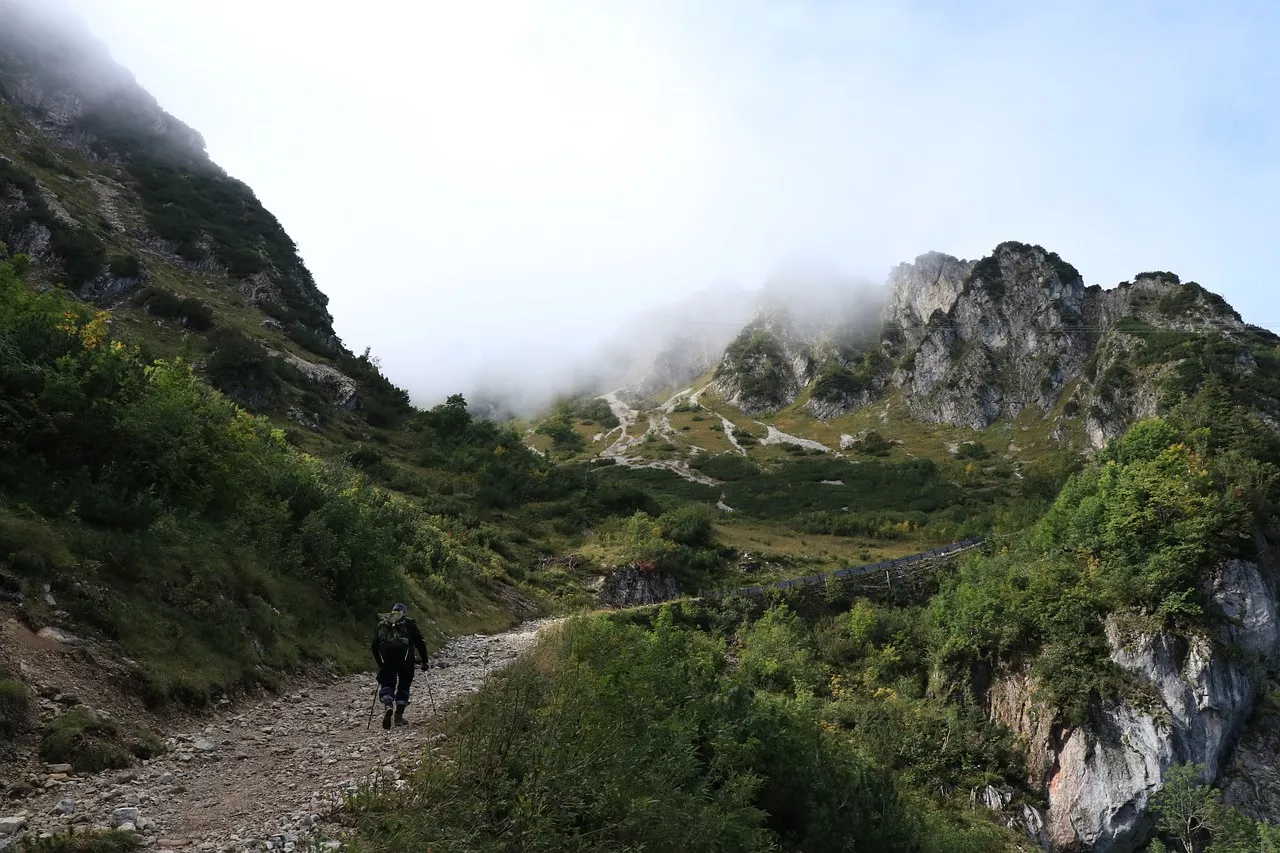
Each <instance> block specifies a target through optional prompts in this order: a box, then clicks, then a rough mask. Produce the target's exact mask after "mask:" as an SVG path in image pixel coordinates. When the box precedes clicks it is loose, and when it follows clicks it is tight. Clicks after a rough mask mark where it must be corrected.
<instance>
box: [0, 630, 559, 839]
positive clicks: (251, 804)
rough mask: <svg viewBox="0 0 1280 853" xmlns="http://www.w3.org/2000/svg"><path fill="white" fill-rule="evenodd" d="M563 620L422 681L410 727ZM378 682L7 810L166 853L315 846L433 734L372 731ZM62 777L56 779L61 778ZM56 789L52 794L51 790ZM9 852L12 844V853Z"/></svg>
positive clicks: (476, 648) (276, 710)
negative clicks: (120, 836)
mask: <svg viewBox="0 0 1280 853" xmlns="http://www.w3.org/2000/svg"><path fill="white" fill-rule="evenodd" d="M552 621H553V620H540V621H535V622H527V623H525V624H523V625H521V626H520V627H518V628H516V629H514V630H512V631H508V632H506V633H502V634H495V635H492V636H486V635H473V636H468V637H460V638H457V639H455V640H453V641H452V642H450V643H449V644H448V645H447V646H446V647H445V648H444V649H442V650H440V652H439V653H438V654H437V655H436V656H435V657H433V659H432V669H431V670H430V672H429V673H427V674H423V673H418V676H417V678H415V679H414V682H413V701H412V704H411V705H410V708H409V713H408V714H407V715H406V716H407V718H409V719H410V720H411V721H412V722H419V721H421V720H422V719H423V718H424V717H425V716H427V715H429V714H430V713H431V707H432V700H433V699H434V704H435V706H436V707H437V708H439V707H441V706H442V705H444V704H445V703H447V702H449V701H450V700H452V699H454V698H456V697H458V696H460V695H463V694H466V693H470V692H473V691H474V690H476V689H477V688H478V687H479V686H480V684H481V683H483V681H484V680H485V678H486V677H487V676H488V674H489V673H491V672H493V671H494V670H495V669H498V668H500V667H502V666H505V665H507V664H509V663H510V662H511V661H512V660H513V659H514V658H515V657H516V656H517V655H519V654H520V653H521V652H522V651H524V650H526V649H527V648H529V647H530V646H532V645H533V642H534V639H535V637H536V635H537V633H538V631H539V630H541V629H542V628H543V627H545V626H546V625H548V624H550V622H552ZM375 686H376V685H375V681H374V678H373V675H372V674H370V673H362V674H360V675H355V676H349V677H346V678H342V679H341V680H338V681H334V682H330V683H327V684H322V685H309V686H307V688H306V689H302V690H299V691H298V692H296V693H294V694H292V695H291V696H289V697H280V698H277V699H274V700H268V701H263V702H258V703H254V704H249V705H246V706H244V707H237V708H232V709H229V710H226V711H224V712H221V713H218V714H215V715H213V716H211V717H209V718H207V719H205V720H203V721H202V724H201V726H200V727H199V729H197V730H192V731H188V732H181V733H177V732H175V733H172V734H170V736H169V739H168V742H167V743H168V747H169V749H168V752H167V753H166V754H165V755H163V756H161V757H159V758H157V759H155V760H152V761H150V762H147V763H145V764H144V766H142V767H138V768H134V769H131V770H127V771H109V772H106V773H101V774H97V775H94V776H82V777H76V776H70V777H66V776H61V777H60V776H59V775H49V774H46V779H45V780H44V781H42V782H41V783H40V784H49V787H48V788H47V789H46V790H43V791H41V792H40V793H39V794H37V795H35V796H33V797H30V798H28V799H26V800H25V801H22V802H21V803H20V804H18V805H17V808H14V807H13V806H8V807H5V812H4V816H6V817H7V816H10V814H11V812H20V813H22V816H23V817H25V818H26V830H27V831H47V830H53V829H57V828H59V827H63V826H66V825H68V824H76V825H81V826H94V827H108V826H112V825H113V824H116V825H118V824H120V823H121V822H123V821H125V820H127V821H128V822H129V823H131V824H132V825H133V826H134V827H136V829H137V830H138V831H140V832H142V834H143V836H144V840H145V843H146V844H147V846H148V847H150V848H152V849H154V850H171V851H194V853H212V851H219V853H232V851H244V850H250V849H258V850H261V849H267V850H277V851H282V853H288V851H291V850H293V847H294V845H298V844H300V843H301V842H302V841H304V840H305V839H307V838H309V837H310V836H312V835H314V834H318V833H317V830H316V827H317V825H318V823H319V821H320V820H321V819H322V818H323V816H324V815H326V814H327V813H329V812H330V811H331V809H332V808H333V806H334V805H335V804H336V803H337V802H338V801H339V800H340V798H341V795H342V792H343V791H344V790H350V789H352V788H354V787H355V786H356V785H357V784H358V782H359V780H361V779H363V778H368V777H369V776H370V774H379V775H381V776H382V777H384V778H388V777H389V778H393V779H398V778H399V772H400V771H399V770H398V769H397V765H398V764H399V762H400V761H401V759H403V758H406V757H408V756H409V755H411V754H412V753H414V752H415V750H416V749H417V748H418V747H420V746H421V745H422V744H423V743H424V742H425V740H424V737H425V733H426V727H424V726H420V725H410V726H407V727H404V728H393V729H392V730H391V731H389V732H387V731H383V730H382V728H381V727H380V725H379V723H380V717H381V715H380V714H378V715H377V717H375V719H374V721H373V725H372V727H366V726H367V723H368V720H369V709H370V705H371V701H372V698H373V693H374V690H375ZM56 769H58V768H52V769H50V770H56ZM50 779H52V783H50ZM3 846H4V844H3V839H0V849H2V848H3Z"/></svg>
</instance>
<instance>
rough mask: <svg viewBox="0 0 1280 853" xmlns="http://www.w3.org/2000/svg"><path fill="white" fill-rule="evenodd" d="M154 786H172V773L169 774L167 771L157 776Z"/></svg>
mask: <svg viewBox="0 0 1280 853" xmlns="http://www.w3.org/2000/svg"><path fill="white" fill-rule="evenodd" d="M156 784H157V785H172V784H173V774H172V773H170V772H169V771H168V770H166V771H165V772H163V773H161V774H160V775H159V776H157V777H156Z"/></svg>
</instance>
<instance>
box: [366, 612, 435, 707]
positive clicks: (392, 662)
mask: <svg viewBox="0 0 1280 853" xmlns="http://www.w3.org/2000/svg"><path fill="white" fill-rule="evenodd" d="M408 610H409V608H408V607H405V606H404V605H403V604H397V605H396V606H395V607H392V608H391V612H390V613H388V614H387V615H386V616H383V617H382V621H381V622H379V623H378V627H377V629H376V630H374V632H373V659H374V660H375V661H377V662H378V698H379V699H381V700H382V707H383V708H385V709H386V710H385V712H384V713H383V715H382V727H383V728H384V729H389V728H391V720H392V717H391V715H392V705H393V703H394V706H395V724H396V725H397V726H404V725H408V723H406V722H405V721H404V709H405V707H406V706H407V705H408V704H409V687H410V686H411V685H412V684H413V668H414V666H416V665H417V661H416V659H415V658H414V654H413V653H414V651H415V650H416V651H417V652H418V653H419V654H420V655H422V671H423V672H426V671H427V643H426V640H425V639H423V636H422V631H420V630H419V629H418V624H417V623H416V622H414V621H413V620H412V619H410V618H409V615H408Z"/></svg>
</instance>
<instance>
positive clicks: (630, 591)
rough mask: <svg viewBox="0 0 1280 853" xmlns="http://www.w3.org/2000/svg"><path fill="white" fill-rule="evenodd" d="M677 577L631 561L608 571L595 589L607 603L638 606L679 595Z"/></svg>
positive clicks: (598, 598)
mask: <svg viewBox="0 0 1280 853" xmlns="http://www.w3.org/2000/svg"><path fill="white" fill-rule="evenodd" d="M679 595H680V587H679V585H678V584H677V583H676V579H675V578H673V577H671V576H670V575H668V574H666V573H664V572H657V571H651V570H650V571H646V570H645V569H643V568H640V567H639V566H637V565H630V566H625V567H623V568H620V569H618V570H616V571H614V572H613V573H612V574H610V575H607V576H606V577H605V579H604V582H603V583H602V584H601V586H600V590H599V591H598V592H597V593H596V601H597V602H599V603H600V604H602V605H604V606H605V607H639V606H643V605H648V604H658V603H660V602H663V601H670V600H671V599H673V598H678V597H679Z"/></svg>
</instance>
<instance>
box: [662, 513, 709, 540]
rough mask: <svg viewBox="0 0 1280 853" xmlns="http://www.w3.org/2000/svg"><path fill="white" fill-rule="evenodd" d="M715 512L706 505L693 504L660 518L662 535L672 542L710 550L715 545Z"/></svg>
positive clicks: (664, 514)
mask: <svg viewBox="0 0 1280 853" xmlns="http://www.w3.org/2000/svg"><path fill="white" fill-rule="evenodd" d="M714 521H715V512H714V511H713V510H712V509H711V508H710V507H708V506H706V505H705V504H691V505H689V506H683V507H680V508H678V509H673V510H671V511H670V512H665V513H663V514H662V516H661V517H659V518H658V524H659V525H660V526H661V528H662V535H663V537H664V538H666V539H670V540H671V541H672V542H676V543H678V544H680V545H688V546H690V547H695V548H708V547H711V546H713V545H714V544H715V526H714Z"/></svg>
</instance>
